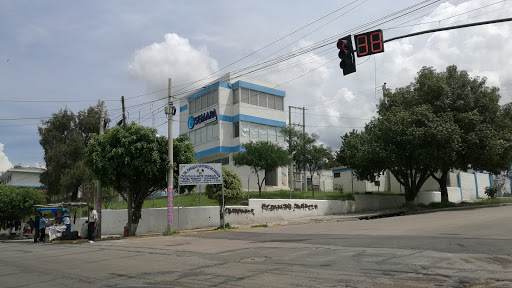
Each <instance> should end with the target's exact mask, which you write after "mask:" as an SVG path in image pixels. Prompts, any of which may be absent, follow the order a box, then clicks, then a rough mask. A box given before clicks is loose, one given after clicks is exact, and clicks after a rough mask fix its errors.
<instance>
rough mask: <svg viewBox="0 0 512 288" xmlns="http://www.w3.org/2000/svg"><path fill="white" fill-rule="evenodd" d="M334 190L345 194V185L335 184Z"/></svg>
mask: <svg viewBox="0 0 512 288" xmlns="http://www.w3.org/2000/svg"><path fill="white" fill-rule="evenodd" d="M334 191H337V192H339V193H340V194H343V185H340V184H334Z"/></svg>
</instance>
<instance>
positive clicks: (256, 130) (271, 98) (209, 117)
mask: <svg viewBox="0 0 512 288" xmlns="http://www.w3.org/2000/svg"><path fill="white" fill-rule="evenodd" d="M275 86H276V85H273V84H270V83H267V82H263V81H261V80H255V79H249V78H244V77H234V76H233V75H232V74H231V73H228V74H226V75H224V76H223V77H221V78H219V79H217V80H216V81H214V82H211V83H210V84H208V85H206V86H205V87H204V88H202V89H201V90H199V91H197V92H195V93H192V94H190V95H187V96H186V97H185V98H184V99H182V100H181V101H182V102H181V103H180V135H182V134H186V135H188V136H189V137H190V139H191V141H192V144H193V145H194V149H195V151H196V154H195V157H196V158H197V162H198V163H222V165H225V166H226V167H227V168H229V169H231V170H233V171H235V172H236V173H237V174H238V175H239V176H240V178H241V179H242V183H243V186H244V189H247V188H249V189H250V190H257V189H258V186H257V183H256V174H254V173H252V172H251V170H250V168H249V167H236V166H235V165H234V163H233V160H232V154H233V153H235V152H238V151H243V147H242V145H243V144H244V143H247V142H249V141H253V142H256V141H270V142H273V143H277V144H279V145H282V146H283V148H284V147H285V139H284V137H283V135H282V134H281V133H280V129H281V128H282V127H286V113H285V111H284V100H285V96H286V93H285V91H283V90H278V89H275V88H273V87H275ZM183 100H185V101H183ZM183 102H185V103H183ZM265 173H266V176H267V180H266V183H265V190H278V189H289V188H288V168H287V167H282V168H279V169H277V170H276V171H265ZM263 176H264V175H263V174H262V173H261V174H260V179H262V177H263Z"/></svg>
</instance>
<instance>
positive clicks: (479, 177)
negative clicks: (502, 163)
mask: <svg viewBox="0 0 512 288" xmlns="http://www.w3.org/2000/svg"><path fill="white" fill-rule="evenodd" d="M474 175H475V177H476V184H477V186H476V187H477V188H478V190H477V191H478V198H479V199H486V198H489V197H487V195H485V193H484V192H485V188H487V187H489V186H491V180H490V178H489V174H483V173H476V172H475V173H474Z"/></svg>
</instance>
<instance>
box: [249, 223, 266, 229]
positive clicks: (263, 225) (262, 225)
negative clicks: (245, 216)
mask: <svg viewBox="0 0 512 288" xmlns="http://www.w3.org/2000/svg"><path fill="white" fill-rule="evenodd" d="M264 227H268V225H267V224H260V225H252V226H251V228H264Z"/></svg>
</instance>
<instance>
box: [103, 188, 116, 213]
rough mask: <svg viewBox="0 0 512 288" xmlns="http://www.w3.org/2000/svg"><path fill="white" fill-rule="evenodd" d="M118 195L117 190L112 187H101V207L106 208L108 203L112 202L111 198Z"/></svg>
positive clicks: (108, 205)
mask: <svg viewBox="0 0 512 288" xmlns="http://www.w3.org/2000/svg"><path fill="white" fill-rule="evenodd" d="M117 195H118V193H117V191H116V190H115V189H114V188H112V187H105V186H102V187H101V202H102V203H103V208H105V209H108V207H110V204H111V203H112V199H114V197H116V196H117Z"/></svg>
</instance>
